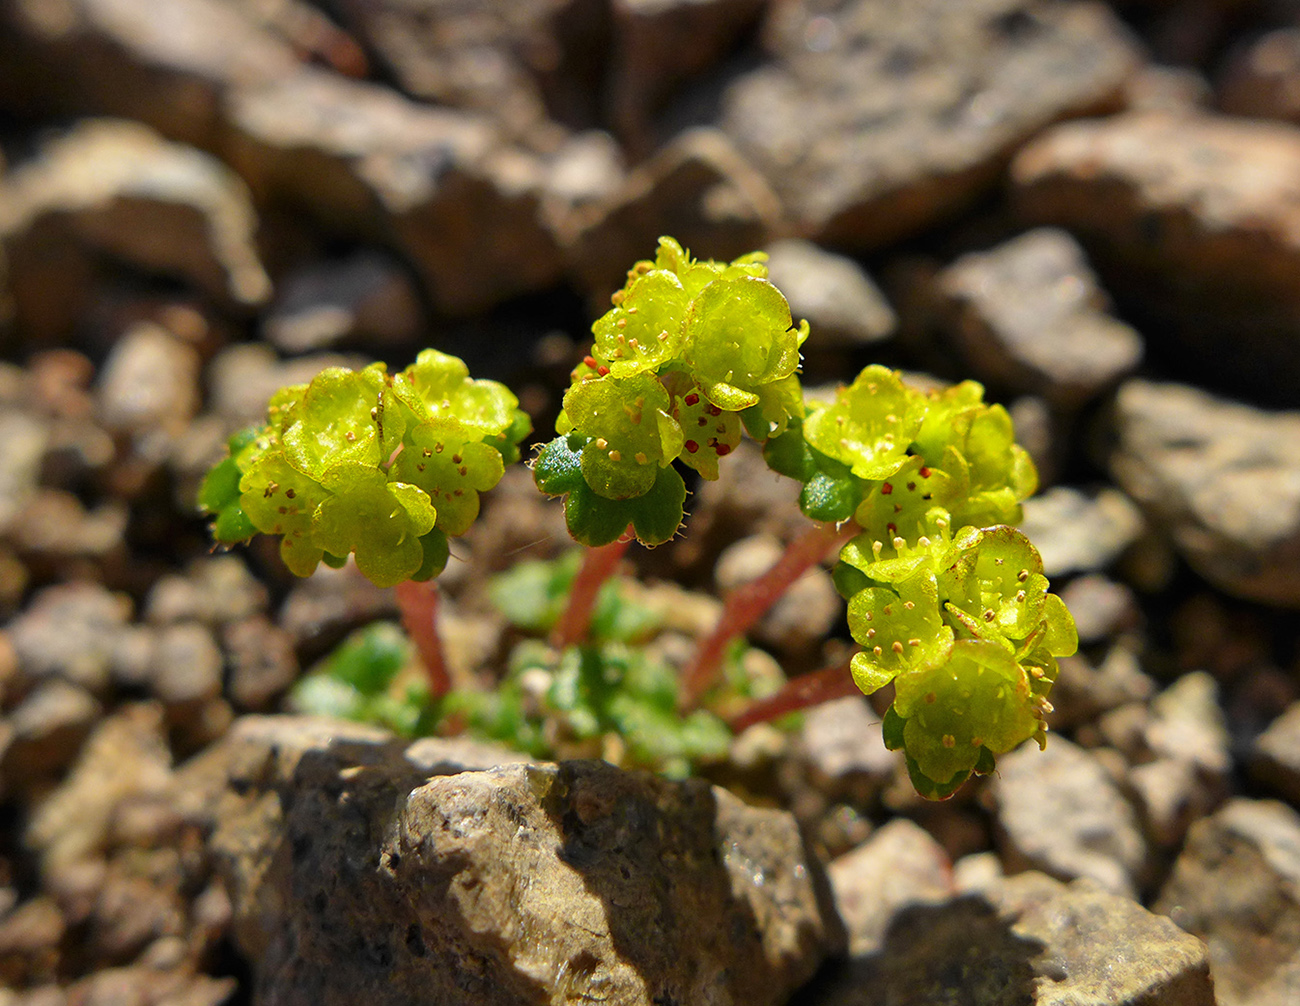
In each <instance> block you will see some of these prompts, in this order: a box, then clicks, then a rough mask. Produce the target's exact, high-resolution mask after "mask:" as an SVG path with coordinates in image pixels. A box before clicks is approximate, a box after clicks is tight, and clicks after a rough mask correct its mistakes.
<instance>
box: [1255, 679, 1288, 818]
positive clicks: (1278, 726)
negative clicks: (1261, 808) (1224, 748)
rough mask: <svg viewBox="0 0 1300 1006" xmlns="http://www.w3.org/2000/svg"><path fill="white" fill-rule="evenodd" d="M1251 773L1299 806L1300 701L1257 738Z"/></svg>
mask: <svg viewBox="0 0 1300 1006" xmlns="http://www.w3.org/2000/svg"><path fill="white" fill-rule="evenodd" d="M1250 772H1251V775H1252V776H1254V777H1255V778H1256V779H1257V780H1259V781H1260V782H1261V783H1263V784H1264V785H1265V786H1267V787H1268V788H1269V789H1271V790H1272V791H1273V792H1275V793H1278V794H1280V795H1281V796H1283V797H1285V798H1286V799H1287V800H1289V801H1291V803H1292V804H1295V805H1300V702H1292V703H1291V705H1289V706H1288V707H1287V708H1286V711H1285V712H1284V713H1282V715H1281V716H1279V717H1278V718H1277V719H1275V720H1274V721H1273V722H1272V723H1270V724H1269V726H1268V729H1267V730H1265V731H1264V732H1263V733H1262V734H1260V735H1259V737H1257V738H1256V739H1255V744H1254V750H1253V751H1252V752H1251V761H1250Z"/></svg>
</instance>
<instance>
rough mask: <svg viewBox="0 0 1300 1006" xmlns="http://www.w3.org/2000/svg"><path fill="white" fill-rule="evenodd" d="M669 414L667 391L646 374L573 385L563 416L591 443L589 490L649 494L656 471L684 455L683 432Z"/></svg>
mask: <svg viewBox="0 0 1300 1006" xmlns="http://www.w3.org/2000/svg"><path fill="white" fill-rule="evenodd" d="M670 409H671V402H670V400H669V397H668V392H667V391H666V390H665V389H664V386H663V385H662V384H660V383H659V381H658V380H656V379H655V378H653V377H651V376H649V375H647V374H634V375H632V376H630V377H627V378H623V379H619V378H615V377H613V376H612V375H611V376H608V377H601V378H594V379H590V380H585V381H582V382H580V383H579V384H575V385H572V386H570V388H569V390H568V392H566V393H565V396H564V413H565V415H566V416H567V417H568V419H569V421H570V422H571V423H572V424H573V427H574V430H575V431H576V432H578V433H581V434H582V435H584V436H587V437H589V438H590V439H589V440H588V442H587V444H586V445H585V446H584V447H583V450H582V472H583V477H584V478H585V479H586V481H587V485H589V486H590V487H591V488H592V489H593V490H594V491H595V492H596V493H597V494H599V495H601V496H604V497H606V498H607V499H627V498H628V497H631V496H640V495H642V494H643V493H645V492H647V491H648V490H649V489H650V487H651V485H653V484H654V480H655V469H656V468H657V467H662V466H664V465H668V464H670V463H671V462H672V460H673V459H674V458H676V457H677V455H678V454H679V453H680V452H681V450H682V443H683V440H684V438H683V436H682V430H681V427H680V426H679V425H678V424H677V422H676V420H674V419H673V418H672V416H671V414H670V412H669V410H670Z"/></svg>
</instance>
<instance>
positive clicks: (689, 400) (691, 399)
mask: <svg viewBox="0 0 1300 1006" xmlns="http://www.w3.org/2000/svg"><path fill="white" fill-rule="evenodd" d="M682 401H683V402H685V403H686V404H687V405H699V404H700V396H699V395H697V394H696V393H695V392H693V391H692V392H691V393H690V394H689V395H687V396H686V397H685V398H683V399H682Z"/></svg>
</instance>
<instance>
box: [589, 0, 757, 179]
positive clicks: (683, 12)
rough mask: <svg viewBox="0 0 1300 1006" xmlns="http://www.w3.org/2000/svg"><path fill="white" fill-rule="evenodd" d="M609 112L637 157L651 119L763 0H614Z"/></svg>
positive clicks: (745, 25)
mask: <svg viewBox="0 0 1300 1006" xmlns="http://www.w3.org/2000/svg"><path fill="white" fill-rule="evenodd" d="M611 6H612V7H613V15H614V17H613V30H614V39H613V43H614V55H613V58H612V59H611V61H610V63H611V65H610V70H611V77H612V79H611V80H610V81H609V84H608V88H609V104H610V108H611V116H612V118H613V121H614V123H615V125H616V127H617V131H618V133H619V135H620V137H621V138H622V139H623V142H624V143H625V144H627V145H628V146H629V147H630V148H631V150H632V151H633V152H634V153H635V154H637V155H638V156H644V155H645V154H646V153H648V152H649V150H651V149H652V147H653V144H654V140H655V134H654V119H655V115H656V113H657V112H659V111H660V109H661V108H662V106H663V104H664V103H665V101H666V100H667V99H668V98H669V97H670V96H671V95H672V93H673V92H674V91H675V90H677V89H678V88H679V87H680V86H681V85H683V84H685V83H687V82H688V81H689V80H690V79H691V78H693V77H697V76H699V75H701V74H704V73H705V72H707V71H708V70H710V69H712V68H713V67H714V65H715V64H717V63H718V62H720V61H721V59H722V57H724V56H726V55H727V53H728V50H730V49H732V48H733V47H734V46H735V45H736V42H737V40H738V37H739V36H740V35H741V33H742V32H745V31H747V30H749V29H750V28H752V27H753V25H754V23H755V22H756V21H757V20H758V18H759V15H760V14H761V13H762V12H763V9H764V7H765V6H766V4H765V3H764V2H763V0H614V3H613V4H612V5H611Z"/></svg>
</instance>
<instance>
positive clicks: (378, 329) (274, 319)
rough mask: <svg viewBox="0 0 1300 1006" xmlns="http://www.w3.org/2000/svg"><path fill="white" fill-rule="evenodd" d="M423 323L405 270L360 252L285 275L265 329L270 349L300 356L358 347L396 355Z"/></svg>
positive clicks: (377, 255) (369, 251) (372, 253)
mask: <svg viewBox="0 0 1300 1006" xmlns="http://www.w3.org/2000/svg"><path fill="white" fill-rule="evenodd" d="M423 321H424V319H423V310H422V308H421V305H420V301H419V294H418V292H417V291H416V289H415V287H414V285H413V284H412V282H411V278H410V276H409V275H408V274H407V272H406V270H404V269H403V268H402V267H401V265H399V264H398V263H397V262H395V261H394V260H393V259H392V258H391V257H390V256H388V255H385V254H383V253H381V252H379V251H376V250H374V249H362V250H360V251H357V252H354V253H352V254H351V255H348V256H346V257H342V258H338V259H330V260H324V261H316V262H310V263H307V264H305V265H304V266H302V267H300V268H299V269H296V270H294V271H293V272H291V273H289V274H288V275H286V276H285V277H284V278H283V279H282V280H281V282H280V288H279V291H278V293H277V296H276V299H275V303H273V304H272V305H271V309H270V311H269V312H268V313H267V315H266V317H265V318H264V320H263V322H262V326H263V331H264V332H265V333H266V338H267V340H268V341H270V342H271V344H272V345H274V346H275V347H276V348H277V349H279V350H281V351H282V352H285V353H289V354H296V353H308V352H314V351H317V350H322V349H332V348H334V347H335V346H337V345H339V344H340V343H353V342H360V341H365V342H367V343H368V344H369V345H371V346H376V347H382V348H386V349H396V348H397V347H399V346H401V345H403V344H406V343H410V342H412V341H414V340H415V339H416V337H417V336H418V335H419V332H420V329H421V326H422V324H423Z"/></svg>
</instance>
